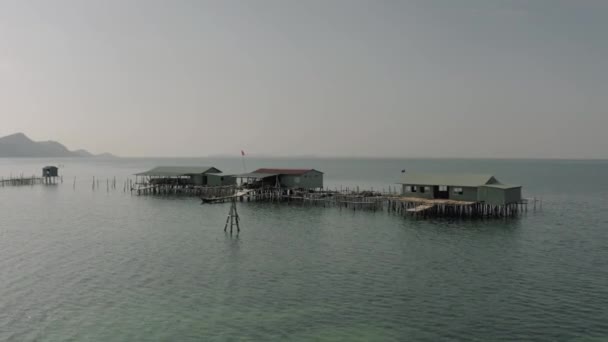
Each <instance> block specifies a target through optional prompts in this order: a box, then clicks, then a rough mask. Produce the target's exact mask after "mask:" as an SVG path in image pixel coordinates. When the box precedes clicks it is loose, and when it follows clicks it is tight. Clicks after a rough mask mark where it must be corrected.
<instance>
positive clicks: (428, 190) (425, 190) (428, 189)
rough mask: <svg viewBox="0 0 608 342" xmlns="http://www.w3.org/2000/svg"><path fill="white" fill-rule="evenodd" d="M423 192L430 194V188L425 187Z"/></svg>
mask: <svg viewBox="0 0 608 342" xmlns="http://www.w3.org/2000/svg"><path fill="white" fill-rule="evenodd" d="M423 192H431V187H430V186H425V187H424V191H423Z"/></svg>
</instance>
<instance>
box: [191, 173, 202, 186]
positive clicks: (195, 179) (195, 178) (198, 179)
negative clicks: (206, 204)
mask: <svg viewBox="0 0 608 342" xmlns="http://www.w3.org/2000/svg"><path fill="white" fill-rule="evenodd" d="M189 177H190V181H189V182H188V184H192V185H205V184H204V180H203V175H190V176H189Z"/></svg>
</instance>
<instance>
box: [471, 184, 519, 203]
mask: <svg viewBox="0 0 608 342" xmlns="http://www.w3.org/2000/svg"><path fill="white" fill-rule="evenodd" d="M478 200H479V201H482V202H485V203H488V204H493V205H504V204H510V203H517V202H519V201H521V187H518V188H511V189H500V188H492V187H485V186H482V187H480V188H479V194H478Z"/></svg>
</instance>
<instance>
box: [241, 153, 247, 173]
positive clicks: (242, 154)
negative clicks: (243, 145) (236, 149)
mask: <svg viewBox="0 0 608 342" xmlns="http://www.w3.org/2000/svg"><path fill="white" fill-rule="evenodd" d="M241 161H242V162H243V173H245V172H247V168H246V167H245V151H243V150H241Z"/></svg>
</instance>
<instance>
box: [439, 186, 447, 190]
mask: <svg viewBox="0 0 608 342" xmlns="http://www.w3.org/2000/svg"><path fill="white" fill-rule="evenodd" d="M439 191H448V186H447V185H440V186H439Z"/></svg>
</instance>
